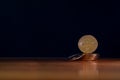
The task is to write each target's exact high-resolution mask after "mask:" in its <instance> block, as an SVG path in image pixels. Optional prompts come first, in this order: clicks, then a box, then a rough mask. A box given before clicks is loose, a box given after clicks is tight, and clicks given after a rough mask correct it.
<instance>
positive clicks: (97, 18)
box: [0, 0, 120, 58]
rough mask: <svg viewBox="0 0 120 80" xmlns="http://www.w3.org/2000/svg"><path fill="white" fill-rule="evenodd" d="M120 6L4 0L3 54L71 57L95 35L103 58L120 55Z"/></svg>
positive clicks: (0, 17)
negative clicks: (82, 41) (81, 42)
mask: <svg viewBox="0 0 120 80" xmlns="http://www.w3.org/2000/svg"><path fill="white" fill-rule="evenodd" d="M119 26H120V5H119V2H117V1H115V0H113V1H110V0H109V1H94V0H83V1H80V0H79V1H75V0H60V1H59V0H48V1H46V0H38V1H37V0H29V1H23V0H20V1H18V0H2V1H0V57H68V56H70V55H72V54H76V53H81V52H80V51H79V49H78V47H77V42H78V40H79V38H80V37H81V36H83V35H85V34H92V35H93V36H95V37H96V38H97V39H98V41H99V47H98V49H97V50H96V52H97V53H99V54H100V55H101V58H119V57H120V52H119V50H120V49H119V48H120V47H119V45H120V36H119V34H120V31H119Z"/></svg>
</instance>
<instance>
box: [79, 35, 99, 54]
mask: <svg viewBox="0 0 120 80" xmlns="http://www.w3.org/2000/svg"><path fill="white" fill-rule="evenodd" d="M97 47H98V42H97V40H96V38H95V37H94V36H92V35H84V36H83V37H81V38H80V39H79V41H78V48H79V49H80V51H82V52H83V53H86V54H87V53H93V52H94V51H95V50H96V49H97Z"/></svg>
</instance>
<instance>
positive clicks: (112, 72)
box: [0, 60, 120, 80]
mask: <svg viewBox="0 0 120 80" xmlns="http://www.w3.org/2000/svg"><path fill="white" fill-rule="evenodd" d="M16 79H17V80H18V79H19V80H99V79H100V80H119V79H120V60H98V61H74V62H70V61H58V60H54V61H53V60H52V61H43V60H42V61H40V60H39V61H29V60H24V61H23V60H21V61H20V60H19V61H15V60H12V61H0V80H16Z"/></svg>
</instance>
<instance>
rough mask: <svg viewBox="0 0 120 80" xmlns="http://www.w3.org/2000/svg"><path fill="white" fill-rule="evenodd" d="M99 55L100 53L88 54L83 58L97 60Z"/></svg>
mask: <svg viewBox="0 0 120 80" xmlns="http://www.w3.org/2000/svg"><path fill="white" fill-rule="evenodd" d="M98 56H99V55H98V54H86V55H85V56H83V57H82V58H81V59H82V60H88V61H92V60H96V59H97V58H98Z"/></svg>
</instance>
